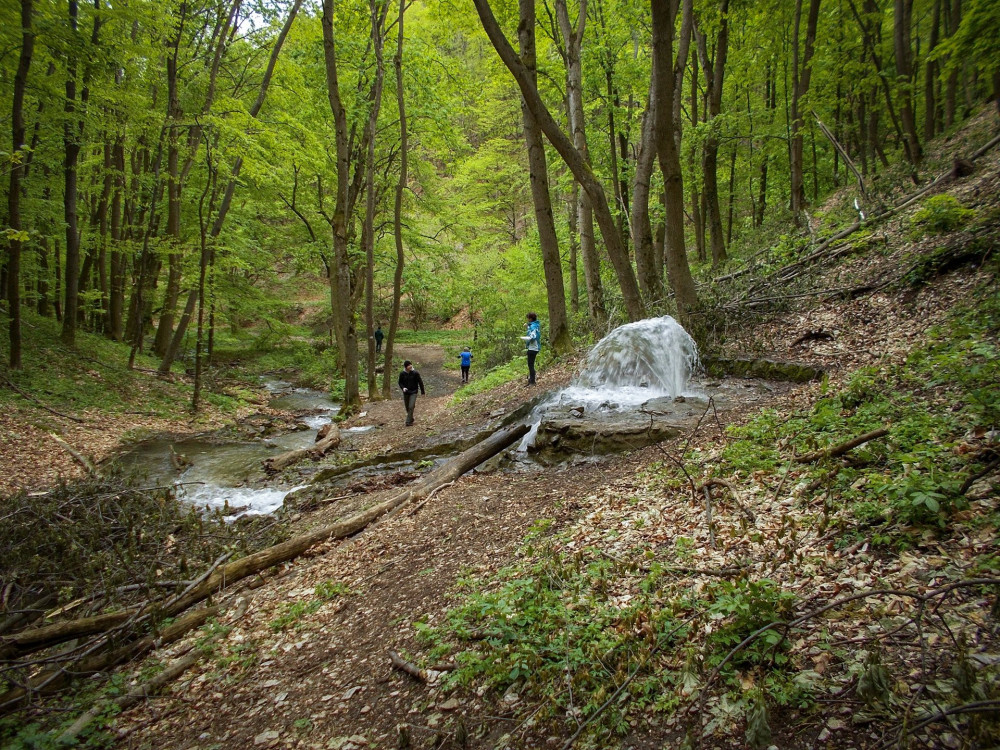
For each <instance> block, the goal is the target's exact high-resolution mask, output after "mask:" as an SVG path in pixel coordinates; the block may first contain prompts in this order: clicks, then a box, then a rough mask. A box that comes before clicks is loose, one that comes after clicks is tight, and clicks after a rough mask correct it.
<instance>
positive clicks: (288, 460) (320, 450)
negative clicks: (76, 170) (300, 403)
mask: <svg viewBox="0 0 1000 750" xmlns="http://www.w3.org/2000/svg"><path fill="white" fill-rule="evenodd" d="M327 427H329V428H330V429H329V430H328V431H327V433H326V434H325V435H323V437H320V435H321V434H322V432H321V433H320V434H318V435H317V436H316V437H317V439H318V441H317V443H316V445H313V446H312V447H309V448H298V449H296V450H293V451H288V452H287V453H282V454H281V455H278V456H274V457H273V458H266V459H264V471H266V472H268V473H269V474H275V473H277V472H279V471H281V470H282V469H286V468H288V467H289V466H291V465H292V464H294V463H297V462H299V461H301V460H302V459H303V458H306V457H307V456H308V457H309V458H311V459H313V460H314V461H315V460H317V459H320V458H322V457H323V456H325V455H326V454H327V453H328V452H329V451H332V450H334V449H335V448H336V447H337V446H338V445H340V428H339V427H337V425H335V424H332V423H331V424H329V425H327Z"/></svg>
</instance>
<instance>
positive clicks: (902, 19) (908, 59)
mask: <svg viewBox="0 0 1000 750" xmlns="http://www.w3.org/2000/svg"><path fill="white" fill-rule="evenodd" d="M912 12H913V0H895V2H894V5H893V16H892V46H893V50H894V51H895V57H896V82H897V84H898V91H899V119H900V120H901V121H902V125H903V133H904V135H905V137H906V140H905V141H904V142H903V145H904V146H905V149H906V158H907V160H908V161H909V162H910V163H911V164H913V165H914V166H916V165H917V164H919V163H920V159H921V157H922V156H923V152H922V149H921V147H920V139H919V137H918V136H917V120H916V115H915V113H914V111H913V62H912V60H913V53H912V51H911V50H910V22H911V15H912Z"/></svg>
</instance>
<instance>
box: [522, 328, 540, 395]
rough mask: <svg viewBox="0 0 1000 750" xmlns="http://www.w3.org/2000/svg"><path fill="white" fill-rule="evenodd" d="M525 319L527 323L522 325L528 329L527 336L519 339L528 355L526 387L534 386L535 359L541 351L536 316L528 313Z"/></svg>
mask: <svg viewBox="0 0 1000 750" xmlns="http://www.w3.org/2000/svg"><path fill="white" fill-rule="evenodd" d="M526 317H527V319H528V322H527V323H525V324H524V325H525V327H526V328H527V329H528V335H527V336H522V337H521V339H522V340H523V341H524V342H525V344H524V348H525V349H526V350H527V354H528V385H534V384H535V357H537V356H538V352H540V351H541V350H542V324H541V323H539V322H538V316H537V315H535V313H533V312H530V313H528V314H527V316H526Z"/></svg>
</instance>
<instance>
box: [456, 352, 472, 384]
mask: <svg viewBox="0 0 1000 750" xmlns="http://www.w3.org/2000/svg"><path fill="white" fill-rule="evenodd" d="M458 358H459V359H460V360H462V382H463V383H468V382H469V370H470V369H471V368H472V350H471V349H470V348H469V347H465V348H464V349H463V350H462V353H461V354H459V355H458Z"/></svg>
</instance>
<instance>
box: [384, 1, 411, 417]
mask: <svg viewBox="0 0 1000 750" xmlns="http://www.w3.org/2000/svg"><path fill="white" fill-rule="evenodd" d="M405 13H406V0H399V18H398V21H397V23H396V34H397V37H396V55H395V57H393V59H392V65H393V68H395V71H396V109H397V111H398V113H399V180H397V182H396V194H395V201H394V204H393V211H392V234H393V239H394V240H395V242H396V270H395V273H394V274H393V278H392V313H391V314H390V316H389V335H388V336H387V337H386V342H385V355H384V356H385V360H384V363H385V364H384V369H383V372H382V395H383V396H384V397H385V398H389V397H390V395H391V389H392V375H393V369H394V368H393V366H392V354H393V352H392V349H393V344H394V343H395V341H396V329H397V327H398V326H399V308H400V304H401V302H402V297H403V264H404V262H405V260H406V258H405V256H404V254H403V191H404V190H406V180H407V167H408V161H407V160H408V158H409V152H408V146H409V143H408V135H409V134H408V132H407V124H406V100H405V98H404V96H403V16H404V15H405Z"/></svg>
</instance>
